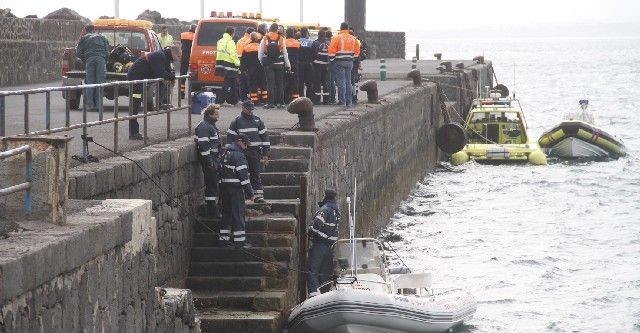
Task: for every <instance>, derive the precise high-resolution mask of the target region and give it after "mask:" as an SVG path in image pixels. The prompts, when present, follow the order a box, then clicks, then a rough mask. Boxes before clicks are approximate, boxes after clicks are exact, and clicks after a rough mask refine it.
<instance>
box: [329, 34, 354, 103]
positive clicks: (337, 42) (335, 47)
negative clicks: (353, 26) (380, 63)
mask: <svg viewBox="0 0 640 333" xmlns="http://www.w3.org/2000/svg"><path fill="white" fill-rule="evenodd" d="M359 56H360V44H359V43H358V40H357V39H356V38H355V37H354V36H352V35H350V34H349V25H348V24H347V23H346V22H343V23H342V24H341V25H340V32H339V33H338V34H337V35H335V36H333V37H332V38H331V43H330V44H329V60H330V62H331V65H330V68H331V78H332V79H333V80H334V82H335V83H336V89H337V90H338V104H340V105H346V106H347V107H350V106H351V104H352V103H353V95H352V94H353V93H352V91H351V90H352V86H351V71H352V70H353V60H354V58H356V57H359Z"/></svg>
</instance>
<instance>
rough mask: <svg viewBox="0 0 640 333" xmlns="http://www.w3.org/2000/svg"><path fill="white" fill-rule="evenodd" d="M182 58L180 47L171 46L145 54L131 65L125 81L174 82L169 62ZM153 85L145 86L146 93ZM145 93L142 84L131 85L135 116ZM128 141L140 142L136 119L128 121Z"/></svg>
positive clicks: (174, 76) (174, 77)
mask: <svg viewBox="0 0 640 333" xmlns="http://www.w3.org/2000/svg"><path fill="white" fill-rule="evenodd" d="M181 58H182V49H181V48H180V46H175V45H174V46H172V47H170V48H166V49H164V50H161V51H156V52H152V53H147V54H145V55H143V56H142V57H140V58H138V60H136V62H134V63H133V65H132V66H131V68H130V69H129V72H128V73H127V80H129V81H132V80H144V79H165V80H167V81H171V82H173V81H175V79H176V74H175V73H174V72H173V70H171V62H173V61H180V59H181ZM154 87H155V83H154V84H149V85H148V86H147V90H148V91H153V90H151V89H153V88H154ZM145 93H147V92H143V84H141V83H140V84H135V85H133V94H132V96H131V98H132V99H133V114H134V115H137V114H138V113H139V112H140V106H141V104H142V100H143V98H146V96H143V94H145ZM129 139H130V140H142V139H143V137H142V135H140V125H139V124H138V120H137V119H132V120H129Z"/></svg>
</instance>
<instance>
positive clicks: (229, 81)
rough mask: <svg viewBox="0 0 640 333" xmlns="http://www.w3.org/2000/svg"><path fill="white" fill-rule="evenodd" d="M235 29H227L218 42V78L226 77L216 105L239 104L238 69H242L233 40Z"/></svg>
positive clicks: (216, 72)
mask: <svg viewBox="0 0 640 333" xmlns="http://www.w3.org/2000/svg"><path fill="white" fill-rule="evenodd" d="M234 33H235V29H234V28H233V27H227V28H226V29H225V32H224V35H222V38H220V40H218V43H217V47H216V51H217V52H216V71H215V74H216V76H223V77H224V84H223V86H222V90H221V91H220V93H219V94H218V96H217V98H216V103H218V104H223V103H224V102H225V101H226V102H227V103H229V104H233V105H235V104H237V103H238V83H237V78H238V69H239V67H240V58H239V57H238V51H237V49H236V42H235V41H234V40H233V34H234Z"/></svg>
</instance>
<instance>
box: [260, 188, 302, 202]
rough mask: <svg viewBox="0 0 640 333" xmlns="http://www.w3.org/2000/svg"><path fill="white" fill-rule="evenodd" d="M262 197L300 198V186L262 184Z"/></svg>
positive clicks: (269, 198)
mask: <svg viewBox="0 0 640 333" xmlns="http://www.w3.org/2000/svg"><path fill="white" fill-rule="evenodd" d="M263 189H264V197H265V198H267V199H268V200H271V199H276V200H278V199H299V198H300V186H298V185H288V186H282V185H276V186H263Z"/></svg>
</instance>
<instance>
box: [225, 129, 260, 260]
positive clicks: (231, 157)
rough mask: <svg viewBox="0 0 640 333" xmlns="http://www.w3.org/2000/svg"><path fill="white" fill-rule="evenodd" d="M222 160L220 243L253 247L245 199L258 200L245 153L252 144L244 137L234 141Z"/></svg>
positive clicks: (235, 138)
mask: <svg viewBox="0 0 640 333" xmlns="http://www.w3.org/2000/svg"><path fill="white" fill-rule="evenodd" d="M230 142H231V144H230V145H229V146H228V147H227V150H226V151H225V153H224V155H223V156H222V167H221V169H220V193H221V198H220V199H221V203H222V222H221V225H220V240H221V241H222V242H223V243H227V244H230V243H231V244H233V245H235V246H236V247H243V248H247V247H251V245H249V244H247V243H246V235H245V221H244V215H245V212H246V206H245V202H244V201H245V198H250V199H252V200H253V199H255V195H254V194H253V189H252V188H251V183H250V181H249V174H248V172H247V171H248V167H247V159H246V158H245V156H244V151H245V150H246V149H247V147H248V146H249V145H250V144H251V141H250V140H249V138H248V137H247V136H246V135H244V134H239V135H236V136H235V137H234V140H233V141H230Z"/></svg>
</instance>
